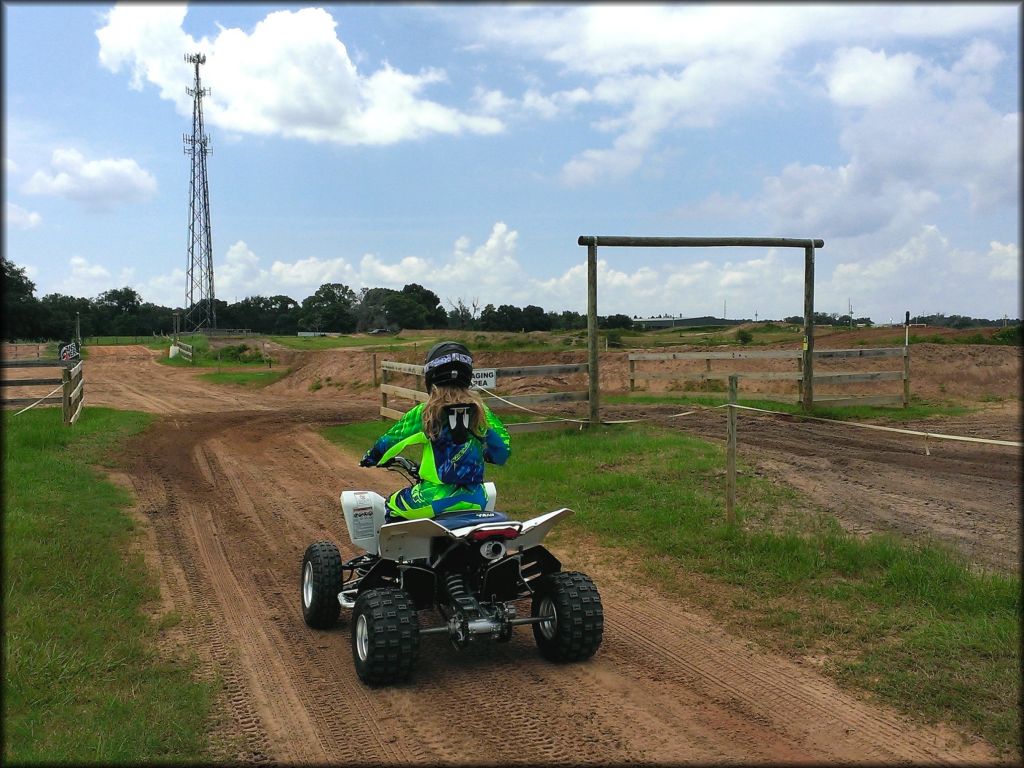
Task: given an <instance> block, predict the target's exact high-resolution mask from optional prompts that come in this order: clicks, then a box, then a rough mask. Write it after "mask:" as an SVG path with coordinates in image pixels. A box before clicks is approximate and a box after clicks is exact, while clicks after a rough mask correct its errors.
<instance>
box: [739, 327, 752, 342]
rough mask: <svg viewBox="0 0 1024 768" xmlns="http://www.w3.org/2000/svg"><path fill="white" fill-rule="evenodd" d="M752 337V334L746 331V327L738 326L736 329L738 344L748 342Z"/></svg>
mask: <svg viewBox="0 0 1024 768" xmlns="http://www.w3.org/2000/svg"><path fill="white" fill-rule="evenodd" d="M753 338H754V334H752V333H751V332H750V331H748V330H747V329H746V328H740V329H739V330H738V331H736V341H738V342H739V343H740V344H749V343H750V342H751V341H752V340H753Z"/></svg>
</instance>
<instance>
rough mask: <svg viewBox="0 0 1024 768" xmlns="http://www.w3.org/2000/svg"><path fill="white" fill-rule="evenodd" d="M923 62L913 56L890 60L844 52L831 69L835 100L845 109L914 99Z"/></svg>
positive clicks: (859, 51)
mask: <svg viewBox="0 0 1024 768" xmlns="http://www.w3.org/2000/svg"><path fill="white" fill-rule="evenodd" d="M920 66H921V59H919V58H918V57H917V56H914V55H912V54H897V55H894V56H886V54H885V51H869V50H867V49H866V48H843V49H840V50H839V51H837V52H836V55H835V59H834V61H833V62H832V64H831V66H830V67H829V69H828V75H827V78H826V80H827V83H826V84H827V86H828V93H829V96H830V97H831V98H832V100H833V101H834V102H835V103H836V104H839V105H840V106H844V107H872V106H876V105H880V104H888V103H892V102H895V101H898V100H900V99H905V98H906V97H908V96H910V95H912V91H913V89H914V85H915V82H914V80H915V76H916V74H917V70H918V68H919V67H920Z"/></svg>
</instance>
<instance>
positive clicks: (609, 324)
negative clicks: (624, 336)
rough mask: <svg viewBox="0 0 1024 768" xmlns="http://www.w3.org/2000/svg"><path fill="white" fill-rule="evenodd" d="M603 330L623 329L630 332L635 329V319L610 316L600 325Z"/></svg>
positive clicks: (623, 316)
mask: <svg viewBox="0 0 1024 768" xmlns="http://www.w3.org/2000/svg"><path fill="white" fill-rule="evenodd" d="M600 327H601V328H623V329H625V330H627V331H628V330H630V329H631V328H632V327H633V318H631V317H630V316H629V315H609V316H608V317H607V318H604V319H603V322H601V323H600Z"/></svg>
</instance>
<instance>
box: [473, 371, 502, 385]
mask: <svg viewBox="0 0 1024 768" xmlns="http://www.w3.org/2000/svg"><path fill="white" fill-rule="evenodd" d="M497 381H498V369H497V368H474V369H473V387H474V388H476V389H494V385H495V384H496V383H497Z"/></svg>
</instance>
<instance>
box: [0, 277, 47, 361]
mask: <svg viewBox="0 0 1024 768" xmlns="http://www.w3.org/2000/svg"><path fill="white" fill-rule="evenodd" d="M0 258H3V268H4V313H3V318H4V338H5V339H7V340H8V341H13V340H14V339H28V338H36V337H37V336H38V335H39V332H40V328H39V317H40V312H39V301H38V300H37V299H36V296H35V293H36V284H35V283H33V282H32V281H31V280H29V279H28V275H26V274H25V268H24V267H18V266H15V264H14V263H13V262H10V261H8V260H7V258H6V257H0Z"/></svg>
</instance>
